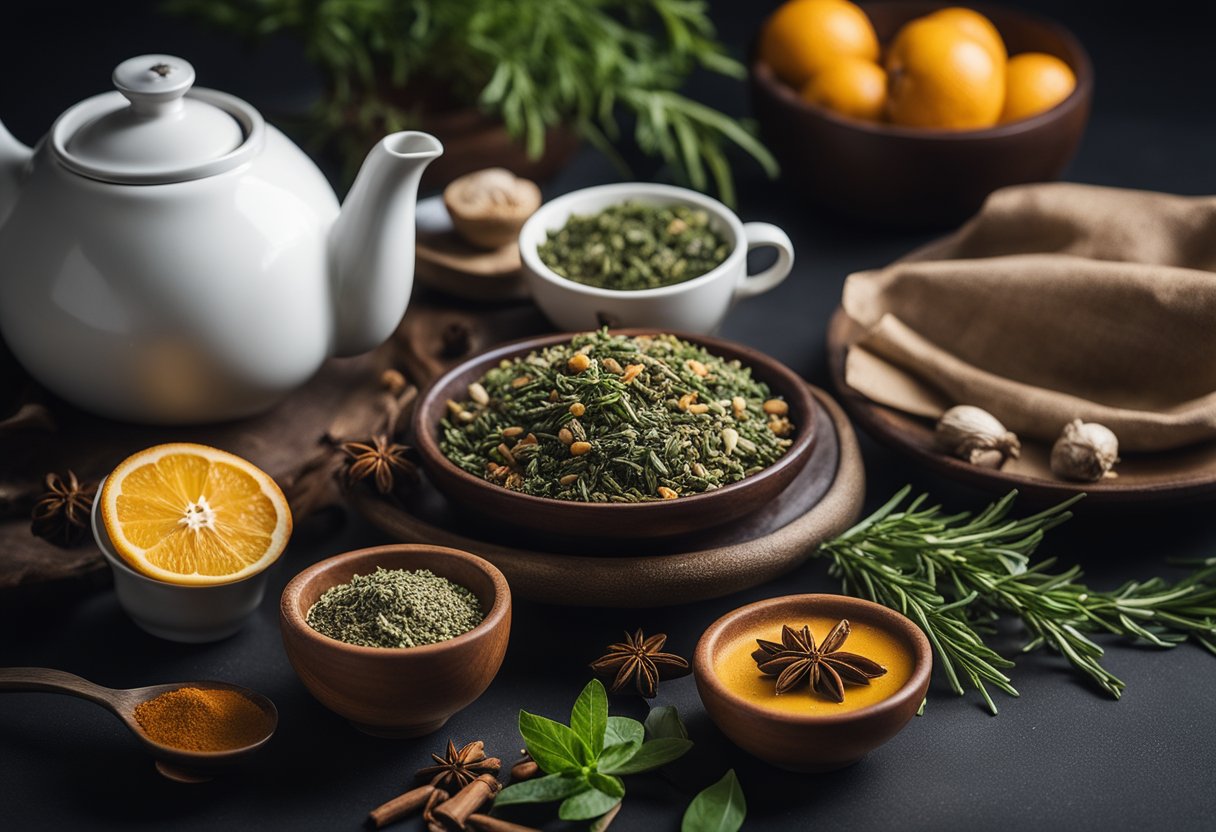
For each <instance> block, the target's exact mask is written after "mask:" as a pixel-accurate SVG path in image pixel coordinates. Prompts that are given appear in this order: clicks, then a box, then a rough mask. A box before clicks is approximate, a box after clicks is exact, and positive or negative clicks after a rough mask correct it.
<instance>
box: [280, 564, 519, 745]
mask: <svg viewBox="0 0 1216 832" xmlns="http://www.w3.org/2000/svg"><path fill="white" fill-rule="evenodd" d="M280 623H281V626H282V631H283V645H284V648H285V649H286V651H287V658H288V659H289V660H290V661H291V665H292V667H293V668H295V671H296V674H297V675H298V676H299V677H300V681H302V682H303V683H304V686H305V687H306V688H308V690H309V692H310V693H312V695H313V696H314V697H316V699H317V700H318V701H319V702H320V703H321V704H322V705H324V706H325V707H327V708H329V709H330V710H332V711H334V712H335V713H337V714H339V715H341V716H343V717H345V718H346V719H348V720H350V722H351V723H352V724H354V726H355V727H356V728H359V729H360V730H362V731H365V732H367V733H369V734H375V735H378V736H392V737H416V736H422V735H424V734H430V733H432V732H434V731H436V730H438V729H439V728H441V727H442V726H443V724H444V723H445V722H447V721H448V719H449V718H450V717H451V716H452V714H454V713H456V712H457V711H459V710H461V709H462V708H464V707H466V706H467V705H469V704H470V703H471V702H473V701H474V700H475V699H477V697H479V696H480V695H481V694H482V693H483V692H484V691H485V689H486V688H487V687H489V685H490V682H491V681H493V679H494V676H495V675H496V674H497V673H498V669H499V667H500V666H501V665H502V660H503V656H504V655H505V653H506V649H507V641H508V637H509V635H510V630H511V591H510V589H509V588H508V586H507V580H506V578H504V577H503V575H502V573H501V572H499V571H498V569H496V568H495V567H494V566H493V565H492V564H491V563H489V562H488V561H486V560H483V559H482V558H479V557H477V556H476V555H472V554H469V553H468V552H462V551H459V550H457V549H447V548H443V547H440V546H426V545H405V544H402V545H393V546H378V547H375V548H372V549H361V550H359V551H355V552H348V553H346V554H343V555H338V556H336V557H332V558H329V559H328V560H324V561H321V562H320V563H317V564H314V565H313V566H310V567H309V568H307V569H305V570H304V571H303V572H301V573H300V574H299V575H297V576H296V577H295V578H293V579H292V580H291V582H290V583H289V584H288V585H287V587H286V588H285V589H284V590H283V598H282V603H281V605H280Z"/></svg>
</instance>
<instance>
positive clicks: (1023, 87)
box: [1001, 52, 1077, 123]
mask: <svg viewBox="0 0 1216 832" xmlns="http://www.w3.org/2000/svg"><path fill="white" fill-rule="evenodd" d="M1076 88H1077V76H1076V75H1074V74H1073V71H1072V69H1071V68H1070V67H1069V66H1068V64H1066V63H1064V62H1063V61H1061V60H1060V59H1059V58H1057V57H1056V56H1055V55H1047V54H1044V53H1042V52H1025V53H1023V54H1021V55H1015V56H1014V57H1012V58H1010V59H1009V63H1008V64H1006V65H1005V106H1004V108H1003V109H1002V110H1001V122H1002V123H1004V122H1007V121H1018V120H1019V119H1023V118H1030V117H1031V116H1034V115H1038V114H1039V113H1042V112H1045V111H1047V110H1050V109H1051V108H1052V107H1054V106H1056V105H1057V104H1059V103H1060V102H1061V101H1063V100H1064V99H1065V98H1068V96H1069V95H1071V94H1072V91H1073V90H1074V89H1076Z"/></svg>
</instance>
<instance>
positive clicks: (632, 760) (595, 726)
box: [494, 679, 692, 828]
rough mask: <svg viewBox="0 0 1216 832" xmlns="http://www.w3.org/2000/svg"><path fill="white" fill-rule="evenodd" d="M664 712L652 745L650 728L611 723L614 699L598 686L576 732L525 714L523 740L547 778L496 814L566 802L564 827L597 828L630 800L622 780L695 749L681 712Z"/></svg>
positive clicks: (515, 794)
mask: <svg viewBox="0 0 1216 832" xmlns="http://www.w3.org/2000/svg"><path fill="white" fill-rule="evenodd" d="M659 711H661V712H662V713H657V714H656V713H655V712H652V713H651V716H650V718H649V719H648V720H647V724H648V725H652V728H651V734H652V736H653V738H652V739H646V727H645V726H643V724H642V723H640V722H638V721H637V720H635V719H629V718H628V717H623V716H609V715H608V694H607V692H606V691H605V690H604V685H603V683H601V682H600V681H599V680H598V679H593V680H592V681H591V682H590V683H589V684H588V685H587V687H585V688H583V692H582V693H580V694H579V697H578V699H577V700H576V701H575V703H574V708H573V710H571V712H570V724H569V725H563V724H562V723H560V722H556V721H554V720H552V719H547V718H545V717H543V716H537V715H536V714H531V713H528V712H527V711H520V712H519V733H520V735H521V736H522V737H523V739H524V744H525V745H526V746H527V749H528V753H529V754H530V755H531V756H532V759H533V760H535V761H536V764H537V766H539V767H540V770H541V771H543V772H544V773H545V776H544V777H540V778H537V779H535V780H525V781H523V782H521V783H515V784H513V785H510V786H507V787H506V788H505V789H503V790H502V791H501V792H499V794H498V797H497V798H496V799H495V801H494V808H495V809H498V808H501V807H503V806H510V805H512V804H517V803H550V802H554V801H558V800H560V801H561V806H560V807H558V817H560V818H561V819H562V820H590V819H592V818H599V817H601V816H603V815H605V814H607V813H608V812H612V811H615V810H616V808H617V806H618V804H619V803H620V802H621V798H623V797H624V796H625V784H624V783H623V782H622V780H621V777H622V776H624V775H627V774H639V773H641V772H643V771H650V770H652V769H656V768H659V767H660V766H664V765H666V764H667V763H670V762H672V761H673V760H676V759H679V758H680V757H682V756H683V755H684V754H685V753H686V752H687V751H688V749H690V748H692V742H690V741H689V740H688V737H687V732H685V730H684V726H683V724H682V723H680V721H679V716H678V715H676V714H675V712H674V709H671V710H670V711H666V710H664V709H656V712H659ZM593 828H594V827H593Z"/></svg>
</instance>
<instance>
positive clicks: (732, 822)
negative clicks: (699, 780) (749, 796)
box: [680, 768, 747, 832]
mask: <svg viewBox="0 0 1216 832" xmlns="http://www.w3.org/2000/svg"><path fill="white" fill-rule="evenodd" d="M745 817H747V801H746V800H745V799H744V797H743V788H742V787H741V786H740V785H739V778H738V777H736V776H735V770H734V769H733V768H732V769H731V770H730V771H728V772H726V776H725V777H723V778H722V779H721V780H719V781H718V782H717V783H714V784H713V785H712V786H710V787H709V788H707V789H705V791H703V792H701V793H700V794H698V795H697V796H696V797H694V798H693V799H692V803H690V804H688V809H687V810H686V811H685V812H684V821H683V822H682V823H681V824H680V832H738V830H739V829H740V828H741V827H742V826H743V819H744V818H745Z"/></svg>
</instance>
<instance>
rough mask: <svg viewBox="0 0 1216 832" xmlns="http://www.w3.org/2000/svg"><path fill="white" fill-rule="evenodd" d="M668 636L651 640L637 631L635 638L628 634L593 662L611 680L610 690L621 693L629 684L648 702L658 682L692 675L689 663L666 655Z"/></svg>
mask: <svg viewBox="0 0 1216 832" xmlns="http://www.w3.org/2000/svg"><path fill="white" fill-rule="evenodd" d="M666 643H667V636H666V635H664V634H662V633H659V634H658V635H653V636H651V637H650V638H646V635H645V634H644V633H643V632H642V631H641V630H638V631H637V632H636V633H634V634H633V635H629V633H625V641H623V642H620V643H617V644H610V645H608V652H607V653H606V654H605V655H604V656H602V657H600V658H598V659H596V660H595V661H593V662H592V663H591V669H592V670H594V671H595V672H596V674H598V675H601V676H604V677H605V678H607V677H611V678H612V683H611V685H610V687H609V689H610V690H611V691H612V692H613V693H620V692H621V691H623V690H625V688H627V687H629V685H630V684H632V685H633V687H634V688H636V690H637V692H638V693H640V694H641V695H642V696H644V697H646V698H647V699H653V698H654V696H655V694H656V693H657V692H658V689H659V682H660V681H661V680H664V679H675V678H678V677H680V676H687V675H688V673H689V672H690V670H689V667H688V660H687V659H684V658H681V657H680V656H677V655H676V654H674V653H663V652H661V651H662V649H663V645H664V644H666Z"/></svg>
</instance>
